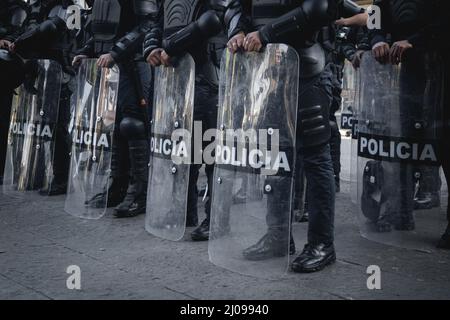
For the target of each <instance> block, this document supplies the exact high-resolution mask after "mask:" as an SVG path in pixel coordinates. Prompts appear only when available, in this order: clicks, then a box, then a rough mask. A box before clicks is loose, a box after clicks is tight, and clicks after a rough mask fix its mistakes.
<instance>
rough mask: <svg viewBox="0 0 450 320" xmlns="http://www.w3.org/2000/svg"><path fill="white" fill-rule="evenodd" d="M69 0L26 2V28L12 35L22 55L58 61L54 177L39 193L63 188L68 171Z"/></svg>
mask: <svg viewBox="0 0 450 320" xmlns="http://www.w3.org/2000/svg"><path fill="white" fill-rule="evenodd" d="M70 5H73V1H71V0H41V1H35V2H34V3H32V4H31V5H30V10H29V14H28V16H27V20H26V21H25V24H26V28H25V31H24V32H23V33H21V34H20V35H18V36H17V38H16V39H15V41H14V42H15V46H16V51H17V52H18V53H19V54H20V55H21V56H22V57H23V58H25V59H51V60H55V61H57V62H58V63H60V64H61V66H62V70H63V82H62V86H61V94H60V102H59V111H58V121H57V124H56V128H55V136H56V139H55V156H54V161H53V174H54V178H53V180H52V183H51V184H50V186H49V189H43V190H40V193H41V194H42V195H58V194H64V193H66V191H67V179H68V174H69V164H70V159H69V153H70V147H71V142H70V140H71V139H70V135H69V132H68V125H69V121H70V96H71V94H72V91H71V88H70V82H71V81H72V80H73V75H74V72H73V70H72V69H71V59H70V58H71V56H70V53H71V51H72V49H73V46H74V31H70V30H69V29H68V28H67V25H66V19H67V7H68V6H70Z"/></svg>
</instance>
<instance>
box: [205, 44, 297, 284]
mask: <svg viewBox="0 0 450 320" xmlns="http://www.w3.org/2000/svg"><path fill="white" fill-rule="evenodd" d="M298 81H299V58H298V55H297V52H296V51H295V50H294V49H292V48H290V47H289V46H287V45H283V44H271V45H268V46H267V47H266V48H265V50H264V52H262V53H236V54H231V53H230V52H229V51H228V50H227V51H226V52H225V53H224V56H223V58H222V64H221V80H220V90H219V97H220V102H219V113H218V129H219V131H218V138H217V139H216V142H217V145H216V147H215V154H214V155H215V170H214V180H213V181H214V184H213V186H212V207H211V221H210V240H209V245H208V252H209V258H210V261H211V262H212V263H214V264H215V265H217V266H220V267H223V268H226V269H229V270H232V271H235V272H238V273H242V274H248V275H253V276H256V277H264V278H271V277H278V276H281V275H283V274H284V273H285V272H286V271H287V269H288V266H289V237H290V226H291V223H290V220H291V217H290V215H291V206H292V195H293V177H294V174H293V172H294V163H295V157H294V155H295V133H296V120H297V103H298ZM236 195H239V196H238V197H237V196H236ZM263 238H264V239H269V241H271V242H272V244H273V246H272V252H271V254H270V256H266V257H261V256H258V254H257V253H256V252H255V250H254V248H255V247H254V245H256V244H257V243H258V242H259V241H260V240H262V239H263ZM255 253H256V254H255Z"/></svg>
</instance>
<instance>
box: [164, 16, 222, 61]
mask: <svg viewBox="0 0 450 320" xmlns="http://www.w3.org/2000/svg"><path fill="white" fill-rule="evenodd" d="M221 30H222V24H221V22H220V19H219V17H218V16H217V14H216V13H215V12H214V11H213V10H209V11H207V12H205V13H204V14H202V15H201V16H200V18H199V19H198V20H197V21H195V22H192V23H191V24H189V25H188V26H186V27H184V28H183V29H181V30H179V31H178V32H176V33H175V34H173V35H171V36H170V37H168V38H167V39H164V41H163V48H164V50H165V51H166V52H167V54H168V55H169V56H176V55H180V54H182V53H184V52H185V51H186V50H187V49H188V48H189V47H191V46H193V45H195V44H197V43H200V42H202V41H204V40H206V39H208V38H210V37H213V36H215V35H217V34H218V33H219V32H220V31H221Z"/></svg>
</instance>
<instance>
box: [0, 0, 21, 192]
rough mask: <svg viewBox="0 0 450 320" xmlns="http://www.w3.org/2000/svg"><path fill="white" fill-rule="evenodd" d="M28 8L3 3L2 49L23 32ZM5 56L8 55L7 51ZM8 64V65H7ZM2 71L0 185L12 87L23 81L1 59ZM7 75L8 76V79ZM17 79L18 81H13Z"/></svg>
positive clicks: (0, 23) (12, 1) (17, 2)
mask: <svg viewBox="0 0 450 320" xmlns="http://www.w3.org/2000/svg"><path fill="white" fill-rule="evenodd" d="M27 10H28V7H27V5H26V3H25V2H23V1H22V0H8V1H3V2H2V7H1V8H0V49H3V50H8V49H9V46H10V44H11V43H12V41H14V38H15V35H16V34H20V32H21V31H22V27H23V23H24V21H25V19H26V17H27ZM3 54H5V55H7V54H8V53H7V52H6V51H3ZM7 64H8V65H7ZM0 65H1V67H0V70H1V71H2V72H1V74H2V79H0V184H1V183H2V181H3V168H4V164H5V156H6V139H7V137H8V128H9V119H10V112H11V99H12V90H11V89H12V87H11V86H10V84H11V83H15V84H14V85H13V86H15V85H18V84H19V83H20V82H21V79H20V77H19V75H18V73H19V71H18V70H15V69H12V70H14V71H11V72H9V71H7V70H8V69H7V68H9V67H13V68H14V65H9V63H8V62H7V61H5V60H3V59H2V58H0ZM6 75H8V76H7V77H8V78H7V77H6ZM11 77H13V78H16V79H12V78H11Z"/></svg>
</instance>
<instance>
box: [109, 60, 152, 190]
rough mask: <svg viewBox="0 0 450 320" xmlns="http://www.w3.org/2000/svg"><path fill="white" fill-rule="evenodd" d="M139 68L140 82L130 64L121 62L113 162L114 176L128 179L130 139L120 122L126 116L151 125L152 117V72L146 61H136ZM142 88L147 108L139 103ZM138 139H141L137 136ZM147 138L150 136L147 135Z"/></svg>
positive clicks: (124, 179) (112, 170)
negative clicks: (138, 87) (122, 131)
mask: <svg viewBox="0 0 450 320" xmlns="http://www.w3.org/2000/svg"><path fill="white" fill-rule="evenodd" d="M135 63H136V69H137V70H138V73H139V75H138V77H139V82H140V83H136V82H137V81H136V79H135V76H134V73H133V72H134V70H132V69H131V67H130V66H129V65H123V64H119V71H120V78H119V89H118V97H117V109H116V120H115V126H114V142H113V143H114V145H115V147H113V150H114V151H113V155H112V156H113V159H112V162H113V163H112V164H111V175H112V178H120V179H122V180H123V181H128V178H129V174H130V162H129V146H128V139H126V138H124V137H123V135H122V134H121V132H120V123H121V122H122V120H123V119H124V118H128V117H130V118H134V119H137V120H139V121H142V122H143V123H145V125H147V126H148V125H149V121H150V119H151V114H152V113H151V106H152V104H153V101H152V100H151V98H152V95H151V88H152V74H151V70H150V68H149V66H148V64H146V63H145V62H135ZM138 85H140V86H141V88H142V95H143V96H144V97H146V98H147V102H148V108H147V109H145V108H143V107H141V106H140V105H139V98H140V97H138V91H137V88H136V87H137V86H138ZM136 139H140V138H139V137H136ZM147 140H149V137H148V136H147Z"/></svg>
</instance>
